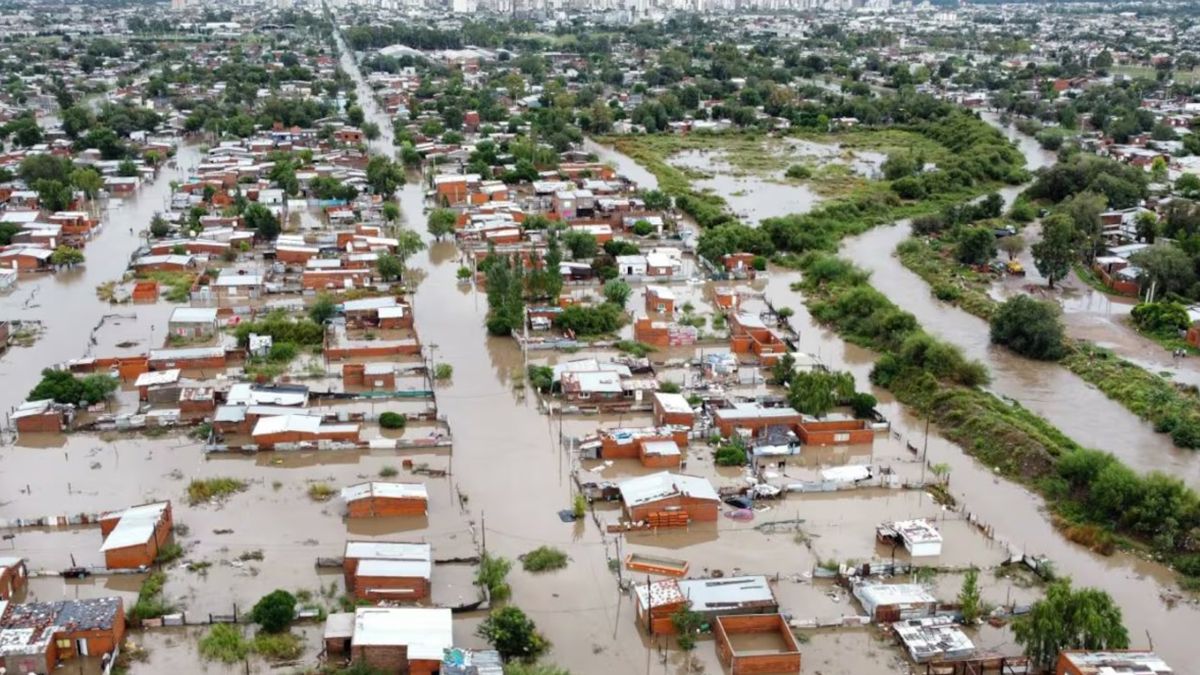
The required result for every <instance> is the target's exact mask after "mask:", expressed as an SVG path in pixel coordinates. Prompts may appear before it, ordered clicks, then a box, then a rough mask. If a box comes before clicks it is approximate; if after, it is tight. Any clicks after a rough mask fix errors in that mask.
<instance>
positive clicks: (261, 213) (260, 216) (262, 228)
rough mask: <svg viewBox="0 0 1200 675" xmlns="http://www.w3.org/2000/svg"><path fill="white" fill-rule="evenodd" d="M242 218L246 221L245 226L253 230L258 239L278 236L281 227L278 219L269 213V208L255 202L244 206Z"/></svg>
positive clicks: (270, 238) (272, 239) (272, 238)
mask: <svg viewBox="0 0 1200 675" xmlns="http://www.w3.org/2000/svg"><path fill="white" fill-rule="evenodd" d="M242 219H243V220H244V221H245V223H246V227H247V228H249V229H251V230H254V232H255V234H256V235H257V236H258V238H259V239H262V240H264V241H275V238H276V237H278V236H279V232H280V231H281V230H282V228H281V227H280V225H279V219H278V218H276V217H275V214H274V213H271V209H269V208H267V207H266V206H264V205H262V204H259V203H258V202H255V203H253V204H251V205H250V206H247V207H246V210H245V211H244V212H242Z"/></svg>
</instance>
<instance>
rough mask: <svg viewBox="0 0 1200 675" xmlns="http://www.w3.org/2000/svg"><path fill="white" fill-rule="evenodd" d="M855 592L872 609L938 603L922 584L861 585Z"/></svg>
mask: <svg viewBox="0 0 1200 675" xmlns="http://www.w3.org/2000/svg"><path fill="white" fill-rule="evenodd" d="M854 591H855V595H857V596H858V597H859V598H860V599H862V600H863V602H864V604H868V605H869V606H870V607H879V606H881V605H883V606H887V605H914V604H929V603H934V602H937V599H936V598H934V597H933V596H932V595H930V594H929V591H927V590H925V587H924V586H921V585H920V584H860V585H858V586H856V587H855V589H854Z"/></svg>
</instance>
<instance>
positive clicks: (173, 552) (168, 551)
mask: <svg viewBox="0 0 1200 675" xmlns="http://www.w3.org/2000/svg"><path fill="white" fill-rule="evenodd" d="M182 557H183V547H182V546H180V545H179V544H178V543H177V542H174V541H169V542H167V543H165V544H163V545H162V547H160V548H159V549H158V555H156V556H154V562H156V563H158V564H159V565H165V564H167V563H169V562H174V561H176V560H179V559H180V558H182Z"/></svg>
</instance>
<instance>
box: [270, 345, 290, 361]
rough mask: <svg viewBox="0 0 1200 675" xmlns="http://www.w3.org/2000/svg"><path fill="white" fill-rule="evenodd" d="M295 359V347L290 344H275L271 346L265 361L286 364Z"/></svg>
mask: <svg viewBox="0 0 1200 675" xmlns="http://www.w3.org/2000/svg"><path fill="white" fill-rule="evenodd" d="M294 358H296V345H294V344H292V343H291V342H276V343H274V344H272V345H271V351H270V352H269V353H268V354H267V360H268V361H271V362H274V363H288V362H290V361H291V360H292V359H294Z"/></svg>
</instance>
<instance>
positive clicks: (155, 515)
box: [100, 502, 170, 551]
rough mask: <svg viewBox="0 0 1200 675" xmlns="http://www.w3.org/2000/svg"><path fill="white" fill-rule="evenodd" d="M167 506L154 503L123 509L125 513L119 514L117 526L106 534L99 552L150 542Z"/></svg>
mask: <svg viewBox="0 0 1200 675" xmlns="http://www.w3.org/2000/svg"><path fill="white" fill-rule="evenodd" d="M168 506H170V504H169V503H168V502H155V503H153V504H143V505H142V506H134V507H132V508H128V509H125V512H124V513H122V514H121V519H120V520H119V521H117V526H116V527H115V528H113V531H112V532H109V533H108V537H107V538H105V540H104V544H103V545H102V546H101V547H100V550H101V551H111V550H113V549H118V548H125V547H126V546H137V545H138V544H145V543H146V542H147V541H150V537H152V536H154V527H155V526H156V525H158V521H159V520H161V519H162V516H163V513H165V512H166V510H167V507H168Z"/></svg>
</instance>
